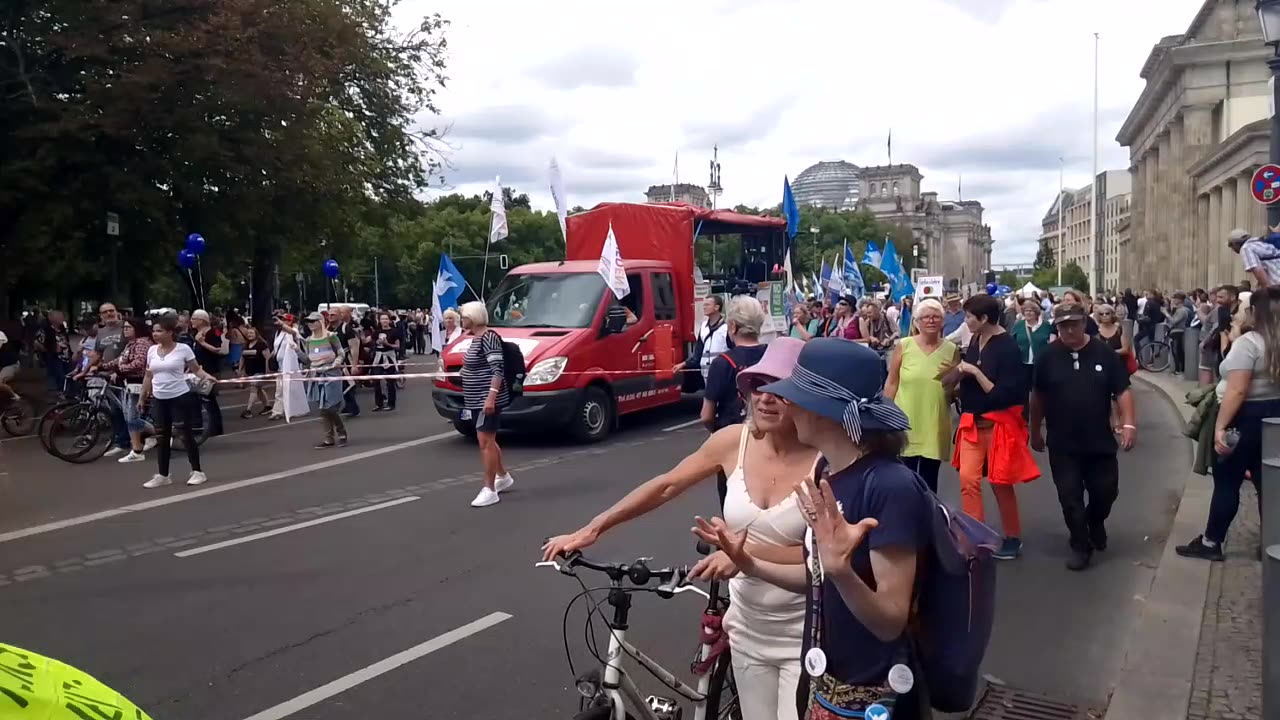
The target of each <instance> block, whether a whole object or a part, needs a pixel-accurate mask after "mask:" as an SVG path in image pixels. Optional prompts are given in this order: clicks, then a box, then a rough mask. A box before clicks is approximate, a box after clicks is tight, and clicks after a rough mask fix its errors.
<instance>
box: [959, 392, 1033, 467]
mask: <svg viewBox="0 0 1280 720" xmlns="http://www.w3.org/2000/svg"><path fill="white" fill-rule="evenodd" d="M982 417H983V419H985V420H990V421H991V422H993V423H995V426H994V427H993V428H992V429H991V450H990V451H989V452H988V453H987V479H988V480H990V481H991V482H993V483H999V484H1001V485H1015V484H1017V483H1024V482H1031V481H1032V480H1035V479H1036V478H1038V477H1040V468H1039V467H1038V466H1037V465H1036V461H1035V458H1033V457H1032V456H1031V448H1029V447H1028V446H1027V440H1028V433H1027V421H1026V420H1024V419H1023V418H1022V406H1021V405H1015V406H1014V407H1010V408H1005V409H1004V410H996V411H994V412H989V413H986V414H984V415H983V416H982ZM956 440H957V441H960V440H963V441H965V442H968V443H976V442H978V423H977V420H976V419H975V417H974V415H973V413H964V414H963V415H961V416H960V427H959V429H958V431H957V432H956ZM951 465H952V467H955V468H956V469H959V468H960V443H959V442H956V447H955V450H954V452H953V453H952V455H951Z"/></svg>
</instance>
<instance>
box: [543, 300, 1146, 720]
mask: <svg viewBox="0 0 1280 720" xmlns="http://www.w3.org/2000/svg"><path fill="white" fill-rule="evenodd" d="M726 305H727V306H726ZM1108 307H1110V306H1109V305H1106V304H1103V303H1097V304H1094V303H1091V302H1090V299H1089V298H1086V297H1083V296H1081V295H1079V294H1076V293H1072V294H1069V295H1068V296H1065V297H1063V298H1061V299H1053V298H1050V297H1049V296H1048V295H1047V294H1045V295H1044V296H1039V295H1037V296H1036V297H1026V298H1019V297H1009V298H1000V297H994V296H991V295H987V294H981V293H979V294H975V295H973V296H971V297H969V298H967V299H963V298H961V297H960V296H959V295H955V294H952V295H948V296H946V297H945V298H943V299H942V300H939V299H936V298H925V299H921V300H919V301H913V300H912V299H910V298H908V299H907V300H905V301H904V302H902V303H898V304H892V303H891V304H888V306H886V305H885V304H883V303H882V302H881V301H879V300H876V299H871V298H855V297H852V296H845V297H840V298H837V299H836V300H835V302H830V301H827V300H821V301H814V302H812V303H810V304H807V305H804V306H800V307H796V308H795V309H794V313H793V316H792V323H791V327H790V329H789V331H788V332H787V333H785V334H784V335H783V336H781V337H778V338H776V339H773V340H772V341H771V342H767V343H765V342H762V339H761V330H762V328H763V326H764V324H765V321H766V317H765V312H764V309H763V308H762V307H761V306H760V303H759V302H758V301H756V300H755V299H754V298H752V297H749V296H739V297H734V298H732V299H730V300H729V301H728V303H727V304H726V303H725V302H724V301H723V300H721V299H719V298H716V297H712V298H709V299H708V300H707V302H706V305H705V307H704V314H705V316H706V319H705V321H704V322H703V324H702V325H701V326H700V328H699V329H698V333H697V343H696V346H695V348H694V351H693V352H692V353H691V354H690V357H689V359H688V360H686V362H685V363H684V365H685V366H687V367H689V368H691V369H692V368H694V367H697V368H698V369H699V370H700V371H701V372H702V374H703V376H704V377H705V378H706V392H705V394H704V399H703V408H702V414H701V419H702V422H703V424H704V425H705V426H706V428H707V430H708V431H709V432H710V437H709V438H708V439H707V440H706V441H705V442H704V443H703V444H702V445H701V447H699V448H698V449H697V450H696V451H694V452H693V453H692V454H691V455H689V456H688V457H686V458H685V459H684V460H682V461H681V462H680V463H678V464H677V465H676V466H675V467H674V468H672V469H671V470H670V471H668V472H666V473H663V474H661V475H659V476H657V477H655V478H653V479H652V480H650V481H648V482H646V483H644V484H642V485H641V486H639V487H638V488H636V489H635V490H632V491H631V492H630V493H628V494H627V495H626V496H625V497H623V498H622V499H621V500H619V501H618V502H617V503H615V504H614V505H613V506H611V507H609V508H607V509H606V510H604V511H603V512H601V513H600V514H599V515H597V516H596V517H595V518H593V519H591V520H590V521H589V522H588V523H586V524H585V525H584V526H583V527H581V528H580V529H578V530H576V531H574V532H572V533H569V534H567V535H560V536H556V537H552V538H551V539H549V540H548V541H547V543H546V545H545V547H544V555H545V557H546V558H548V559H550V558H553V557H557V556H563V555H565V554H568V553H571V552H573V551H577V550H581V549H583V548H586V547H589V546H591V545H592V544H594V543H595V542H596V541H597V540H598V539H599V538H600V537H601V535H603V534H604V533H606V532H608V531H610V530H611V529H612V528H614V527H616V526H618V525H620V524H623V523H626V522H628V521H630V520H632V519H634V518H636V517H639V516H641V515H643V514H645V513H648V512H652V511H654V510H656V509H658V508H659V507H661V506H662V505H664V504H665V503H667V502H669V501H670V500H672V499H673V498H675V497H677V496H679V495H680V494H682V493H684V492H686V491H688V490H690V489H691V488H693V487H694V486H697V485H699V484H702V483H703V482H704V481H707V480H708V479H709V478H712V477H715V478H716V479H717V483H716V484H717V495H718V500H719V506H720V509H721V513H720V516H719V517H716V518H713V519H711V520H703V519H697V521H696V527H695V534H697V535H698V536H699V537H700V538H702V539H704V540H706V541H708V542H711V543H712V544H714V545H715V546H716V547H717V548H718V550H717V551H716V552H714V553H713V554H711V555H710V556H708V557H707V558H706V559H704V560H703V561H702V562H700V563H699V565H698V566H697V567H696V568H695V569H694V574H695V576H697V577H704V578H716V579H727V580H728V581H729V587H730V594H731V602H730V609H729V613H728V615H726V617H725V621H724V627H725V629H726V630H727V632H728V634H729V639H730V644H731V647H732V651H733V652H732V660H733V668H734V674H735V678H737V687H738V691H739V693H740V700H741V703H742V712H743V717H744V718H746V719H747V720H773V719H774V718H778V719H779V720H792V719H794V718H797V717H803V716H805V715H806V713H807V711H809V710H811V709H812V708H815V707H819V706H821V707H825V708H826V709H827V710H830V709H831V706H832V704H833V703H835V701H834V700H833V698H842V699H844V700H846V701H847V700H849V699H850V698H860V699H861V700H860V702H859V703H855V704H857V705H858V707H857V708H846V707H845V706H843V705H839V703H835V704H836V705H839V707H840V708H841V709H851V710H855V711H856V710H860V709H865V707H866V706H867V704H868V703H870V702H872V701H875V702H881V703H888V704H890V705H891V706H892V707H893V712H892V717H894V718H908V719H909V718H917V717H926V716H927V713H928V706H929V693H928V688H927V685H928V678H925V677H922V674H921V673H922V669H921V667H920V666H919V663H918V662H917V660H918V658H916V657H914V655H913V645H912V643H911V641H910V639H909V638H908V631H907V622H908V616H909V610H910V607H911V602H912V601H911V598H912V597H913V589H914V588H915V587H917V585H916V582H917V580H918V578H917V577H916V574H917V572H918V571H919V570H918V568H920V567H924V565H922V564H918V563H917V558H918V556H919V555H920V554H921V553H923V552H926V551H927V548H928V545H929V543H930V542H931V541H930V539H929V538H930V537H931V536H930V533H929V528H930V527H931V525H930V523H931V522H932V520H931V516H930V515H929V510H928V504H927V503H926V502H924V501H923V500H922V498H925V497H926V493H936V492H937V491H938V489H939V482H940V480H939V474H940V469H941V466H942V464H943V463H944V462H945V463H948V464H950V465H952V466H953V467H955V468H956V469H957V470H958V471H959V477H960V483H959V491H960V493H959V494H960V497H961V506H962V509H963V512H965V513H966V514H968V515H970V516H972V517H974V518H977V519H979V520H982V519H984V512H983V489H982V488H983V485H984V484H986V485H989V486H990V487H991V489H992V492H993V493H994V495H995V498H996V505H997V508H998V509H999V515H1000V518H999V519H1000V525H1001V529H1002V535H1003V542H1002V543H1000V546H999V547H998V548H995V549H994V553H993V555H994V557H995V558H997V559H1001V560H1015V559H1017V558H1018V557H1019V556H1020V555H1021V554H1022V551H1023V540H1022V529H1021V519H1020V516H1019V512H1018V499H1017V492H1016V488H1017V486H1018V485H1020V484H1022V483H1025V482H1029V481H1032V480H1035V479H1036V478H1038V477H1039V476H1040V474H1041V473H1040V469H1039V466H1038V463H1037V461H1036V456H1035V454H1034V452H1037V451H1046V450H1047V453H1048V460H1049V465H1050V466H1051V467H1052V469H1053V476H1054V482H1055V484H1056V485H1057V488H1058V496H1059V499H1060V502H1061V505H1062V512H1063V518H1064V524H1065V526H1066V533H1065V535H1066V540H1067V542H1068V547H1069V548H1070V553H1069V556H1068V559H1067V567H1068V568H1069V569H1071V570H1074V571H1081V570H1084V569H1085V568H1087V567H1088V566H1089V565H1090V564H1091V563H1092V562H1093V561H1094V558H1095V555H1096V553H1099V552H1103V551H1105V550H1106V549H1107V532H1106V520H1107V518H1108V516H1109V514H1110V512H1111V508H1112V505H1113V504H1114V503H1115V502H1116V500H1117V497H1118V492H1119V486H1118V480H1119V469H1118V468H1119V465H1118V462H1117V454H1118V452H1119V451H1120V450H1121V449H1126V450H1127V449H1129V448H1131V447H1133V444H1134V441H1135V438H1136V426H1137V419H1136V413H1135V408H1134V404H1133V401H1132V396H1131V394H1130V392H1129V376H1130V372H1129V369H1128V366H1127V363H1126V362H1125V360H1124V354H1125V353H1126V352H1131V351H1129V350H1127V348H1128V347H1129V346H1128V345H1122V346H1121V347H1119V348H1117V347H1115V346H1113V345H1112V344H1111V342H1110V341H1109V340H1108V339H1107V338H1106V337H1104V335H1105V333H1107V332H1112V331H1110V330H1109V328H1111V327H1112V325H1113V324H1114V323H1115V320H1114V315H1115V314H1116V313H1115V312H1114V310H1110V311H1108V309H1107V308H1108ZM1107 312H1111V316H1105V314H1106V313H1107ZM1121 337H1123V336H1121ZM1046 431H1047V437H1046ZM917 476H919V478H921V479H922V480H923V482H920V481H917V480H916V477H917ZM984 481H985V483H984ZM816 627H821V629H822V631H821V633H816V632H814V631H813V629H814V628H816ZM815 650H816V651H817V652H816V653H815ZM815 658H818V659H819V660H818V661H815ZM904 671H906V675H905V676H906V677H914V678H915V681H914V683H912V682H907V683H893V684H890V682H889V678H890V674H891V673H896V677H897V678H899V679H900V678H901V677H903V676H904ZM808 714H809V716H811V717H812V716H814V715H812V713H811V712H810V713H808ZM833 716H838V713H837V715H833Z"/></svg>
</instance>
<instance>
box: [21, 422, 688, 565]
mask: <svg viewBox="0 0 1280 720" xmlns="http://www.w3.org/2000/svg"><path fill="white" fill-rule="evenodd" d="M663 437H664V436H661V435H657V436H651V437H648V438H643V439H639V440H632V441H629V442H624V443H615V444H612V445H605V446H599V447H594V448H590V449H583V450H575V451H573V452H568V453H564V454H562V455H548V456H545V457H541V458H537V459H535V460H530V461H529V462H526V463H523V464H520V465H515V466H512V467H511V468H509V469H510V470H511V471H512V472H517V473H518V472H525V471H528V470H535V469H537V468H542V467H547V466H549V465H556V464H559V463H563V462H567V461H570V460H574V459H577V458H583V457H592V456H599V455H605V454H607V453H609V452H612V451H615V450H623V449H626V448H632V447H638V446H641V445H647V444H649V443H652V442H657V441H660V440H662V439H663ZM427 439H429V438H427ZM415 442H420V441H415ZM392 447H395V446H392ZM481 476H482V473H480V472H470V473H466V474H463V475H458V476H456V477H448V478H441V479H439V480H431V481H428V482H424V483H418V484H415V485H408V486H405V487H402V488H396V489H394V490H380V491H377V492H373V493H369V494H368V495H363V496H361V497H358V498H352V499H350V500H344V501H340V502H334V503H329V504H327V505H311V506H308V507H304V508H301V509H299V510H294V511H292V512H287V513H279V514H277V515H273V516H271V517H270V518H261V517H256V518H251V519H250V520H244V521H241V522H238V523H234V524H231V525H218V526H216V527H211V528H208V529H205V530H197V531H194V532H188V533H184V534H183V535H181V536H174V537H159V538H153V539H151V540H147V541H142V542H137V543H130V544H128V545H125V546H124V548H123V549H120V548H106V549H103V550H98V551H94V552H91V553H85V554H83V555H77V556H76V557H73V558H67V559H64V560H59V561H57V562H54V563H50V565H49V566H45V565H30V566H27V567H23V568H19V569H17V570H12V571H10V572H9V573H7V574H5V573H0V587H6V586H12V585H16V584H18V583H25V582H27V581H30V580H37V579H44V578H49V577H53V576H55V575H57V574H64V573H72V572H76V571H79V570H83V569H85V568H86V567H96V565H94V564H92V563H93V562H94V561H95V560H100V559H104V558H111V560H110V561H109V562H117V561H118V560H124V559H126V558H139V557H143V556H146V555H150V554H153V553H157V552H161V551H170V552H172V551H174V550H181V549H183V548H189V547H191V546H193V545H198V544H199V543H202V542H204V543H212V542H218V541H221V540H224V539H227V538H231V537H233V536H238V535H242V534H243V533H245V532H251V531H254V530H263V529H269V528H268V525H267V523H268V522H272V521H276V520H280V521H286V522H304V521H308V520H311V519H314V518H317V517H321V518H323V517H326V516H330V515H334V514H336V513H343V512H346V511H348V510H352V509H355V508H363V507H369V506H372V505H374V504H376V503H385V502H386V501H387V499H388V494H394V495H398V496H400V497H402V498H403V497H406V496H417V495H421V494H424V493H429V492H434V491H436V490H444V489H446V488H451V487H455V486H457V485H465V484H474V483H477V482H479V481H480V479H481ZM211 489H214V488H211ZM178 497H184V496H178ZM122 514H123V513H122ZM237 531H239V532H237ZM98 564H99V565H102V564H108V563H98Z"/></svg>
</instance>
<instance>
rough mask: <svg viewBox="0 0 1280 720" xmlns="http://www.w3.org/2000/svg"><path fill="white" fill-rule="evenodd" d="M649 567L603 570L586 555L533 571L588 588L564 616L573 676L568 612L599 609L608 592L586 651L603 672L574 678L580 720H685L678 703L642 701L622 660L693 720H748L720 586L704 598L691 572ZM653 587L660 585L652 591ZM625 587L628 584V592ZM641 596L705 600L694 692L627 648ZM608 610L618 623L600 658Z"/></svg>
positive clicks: (605, 566) (611, 624)
mask: <svg viewBox="0 0 1280 720" xmlns="http://www.w3.org/2000/svg"><path fill="white" fill-rule="evenodd" d="M707 550H708V548H705V547H703V546H702V544H701V543H700V544H699V551H700V552H704V554H705V552H706V551H707ZM647 562H648V561H647V559H644V558H642V559H639V560H636V561H635V562H632V563H598V562H594V561H591V560H588V559H587V558H585V557H583V555H582V553H580V552H573V553H570V554H569V555H568V556H567V557H564V558H562V560H561V561H556V560H552V561H549V562H540V563H536V565H535V566H536V567H552V568H555V569H556V570H559V571H560V572H562V573H564V574H565V575H569V576H572V577H573V578H574V579H575V580H577V581H578V583H579V584H580V585H582V592H580V593H578V594H577V595H575V596H574V598H573V599H572V600H570V601H569V606H568V607H567V608H565V615H564V624H563V625H562V628H561V631H562V633H563V634H564V636H565V654H566V659H567V660H568V661H569V671H570V672H571V673H572V672H575V671H574V666H573V658H572V657H571V656H569V654H568V647H569V644H568V618H569V612H568V611H569V609H570V608H572V607H573V603H575V602H577V600H578V599H579V598H583V597H585V598H587V602H588V603H593V599H592V597H591V594H592V593H593V592H596V591H605V590H607V591H608V595H607V597H606V598H605V599H604V600H600V601H595V602H594V603H593V604H591V605H590V607H589V608H588V611H587V638H588V646H587V649H588V650H589V651H590V652H591V654H592V656H593V657H594V658H595V660H596V661H597V662H598V663H599V664H600V665H599V666H597V667H593V668H591V669H589V670H587V671H586V672H583V673H581V674H579V675H577V676H576V677H575V680H574V687H575V688H576V689H577V691H578V694H579V695H581V696H582V698H581V700H580V701H579V707H578V710H579V711H578V714H577V715H575V716H574V720H682V718H683V716H684V708H683V707H682V706H681V705H680V703H679V702H678V701H677V700H676V699H674V698H667V697H659V696H657V695H649V696H645V695H642V694H641V692H640V689H639V688H638V687H637V686H636V683H635V681H634V680H632V679H631V676H630V675H629V673H628V671H627V669H626V668H625V667H624V666H623V662H622V661H623V656H624V655H625V656H627V657H630V658H631V659H633V660H635V662H637V663H638V664H639V665H640V666H641V667H643V668H644V669H645V670H646V671H648V672H649V673H650V674H651V675H653V676H654V677H655V678H657V679H658V681H659V682H661V683H662V684H663V685H665V686H667V687H668V688H670V689H671V690H672V691H673V692H675V693H676V694H677V695H678V696H680V697H681V698H683V699H685V700H687V701H688V702H689V703H692V706H693V720H720V719H722V718H729V719H732V720H741V718H742V712H741V708H740V706H739V703H738V692H737V687H736V685H735V684H734V679H733V671H732V669H731V664H730V658H729V638H728V635H727V634H726V633H725V631H724V629H723V628H722V627H721V623H722V621H723V618H724V613H725V611H726V610H727V609H728V606H729V601H728V599H727V598H724V597H722V596H721V595H720V583H719V582H717V581H712V582H711V583H710V588H709V592H708V591H703V590H702V589H700V588H698V587H696V586H693V585H689V584H688V577H689V568H687V567H673V568H663V569H661V570H655V569H652V568H650V567H649V566H648V564H647ZM579 568H585V569H587V570H592V571H595V572H599V573H603V574H604V575H605V576H607V577H608V578H609V585H608V587H597V588H588V587H587V585H586V583H584V582H583V581H582V579H581V578H579V577H578V575H577V573H576V572H575V571H576V570H577V569H579ZM655 582H656V583H660V584H659V585H657V586H656V587H651V584H652V583H655ZM626 583H630V586H628V585H627V584H626ZM636 592H651V593H654V594H655V595H657V596H658V597H660V598H662V599H664V600H669V599H671V598H673V597H675V596H676V595H679V594H681V593H685V592H692V593H697V594H698V595H701V596H703V597H704V598H706V599H707V606H706V609H705V610H704V611H703V613H702V631H701V637H700V638H699V642H698V650H697V654H696V655H695V657H694V659H693V662H692V664H691V667H690V670H691V672H692V673H693V674H694V675H696V676H697V677H698V680H697V687H696V688H695V687H690V686H689V685H688V684H686V683H684V682H682V681H681V680H679V679H678V678H677V677H676V676H675V674H674V673H672V672H670V671H668V670H667V669H665V668H663V667H662V666H661V665H659V664H658V662H657V661H655V660H653V659H652V658H650V657H649V656H647V655H645V654H644V653H643V652H641V651H640V650H639V649H638V648H636V646H635V645H632V644H631V643H630V642H628V641H627V639H626V635H627V628H628V627H629V621H630V613H631V595H632V593H636ZM604 604H608V605H609V606H610V607H611V608H613V616H612V617H611V618H609V619H607V620H605V623H606V625H607V626H608V629H609V647H608V650H607V651H606V653H605V654H604V655H603V656H602V655H601V654H600V652H599V648H598V647H597V646H596V645H595V633H594V631H593V628H592V626H591V621H592V617H593V616H595V615H600V616H601V617H602V618H603V613H602V611H601V610H600V606H601V605H604Z"/></svg>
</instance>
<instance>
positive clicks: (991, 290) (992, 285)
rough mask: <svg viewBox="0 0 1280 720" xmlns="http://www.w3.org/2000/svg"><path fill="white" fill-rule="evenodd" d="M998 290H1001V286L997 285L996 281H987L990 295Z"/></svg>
mask: <svg viewBox="0 0 1280 720" xmlns="http://www.w3.org/2000/svg"><path fill="white" fill-rule="evenodd" d="M997 290H999V287H997V286H996V284H995V283H987V294H988V295H995V294H996V291H997Z"/></svg>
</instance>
